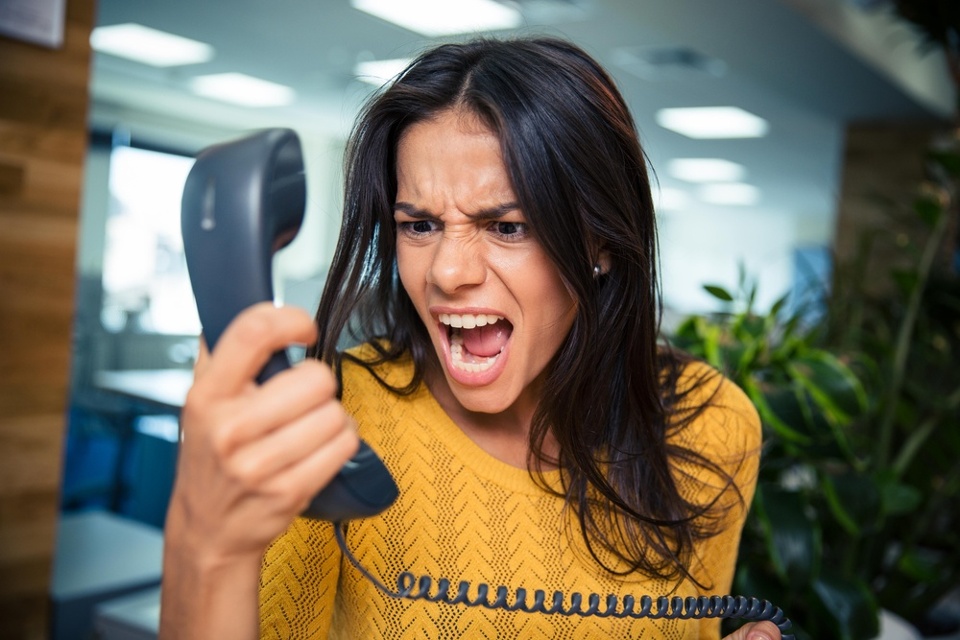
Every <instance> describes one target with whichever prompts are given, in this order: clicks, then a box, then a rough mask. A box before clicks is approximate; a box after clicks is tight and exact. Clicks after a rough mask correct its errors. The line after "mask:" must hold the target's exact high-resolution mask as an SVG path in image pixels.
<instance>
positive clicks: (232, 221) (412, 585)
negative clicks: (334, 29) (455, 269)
mask: <svg viewBox="0 0 960 640" xmlns="http://www.w3.org/2000/svg"><path fill="white" fill-rule="evenodd" d="M305 203H306V186H305V181H304V173H303V154H302V151H301V148H300V140H299V138H298V137H297V135H296V133H294V132H293V131H292V130H290V129H266V130H264V131H260V132H257V133H254V134H252V135H248V136H246V137H244V138H241V139H239V140H235V141H232V142H227V143H224V144H219V145H214V146H212V147H208V148H206V149H204V150H203V151H201V152H200V154H199V155H198V156H197V159H196V162H195V163H194V165H193V168H192V169H191V170H190V173H189V175H188V176H187V181H186V184H185V186H184V190H183V201H182V210H181V232H182V234H183V247H184V252H185V254H186V258H187V270H188V271H189V274H190V283H191V286H192V287H193V293H194V296H195V297H196V301H197V311H198V312H199V315H200V323H201V325H202V326H203V333H204V338H205V339H206V341H207V345H208V346H209V348H210V349H211V350H212V349H214V347H215V345H216V343H217V340H218V339H219V338H220V335H221V334H222V333H223V331H224V329H226V327H227V325H228V324H229V323H230V321H231V320H233V318H234V317H235V316H236V315H237V314H238V313H240V312H241V311H242V310H243V309H245V308H246V307H248V306H250V305H253V304H255V303H258V302H263V301H271V300H273V283H272V268H271V267H272V262H273V254H274V253H275V252H276V251H277V250H279V249H281V248H283V247H284V246H286V245H287V244H289V242H290V241H291V240H293V238H294V237H295V236H296V234H297V231H298V230H299V228H300V225H301V223H302V221H303V213H304V205H305ZM289 366H290V361H289V359H288V358H287V355H286V352H284V351H278V352H277V353H275V354H273V356H272V357H271V358H270V360H269V362H268V363H267V364H266V366H265V367H264V369H263V370H262V371H261V372H260V375H259V376H258V378H257V380H258V382H261V383H262V382H264V381H266V380H267V379H268V378H270V377H271V376H273V375H275V374H277V373H279V372H280V371H283V370H284V369H286V368H288V367H289ZM397 495H398V489H397V485H396V483H394V481H393V478H392V477H391V476H390V473H389V471H387V468H386V467H385V466H384V465H383V462H382V461H381V460H380V458H379V457H377V454H376V453H374V451H373V450H372V449H371V448H370V447H369V446H368V445H367V444H366V443H364V442H362V441H361V443H360V451H358V452H357V454H356V455H355V456H354V457H353V458H352V459H351V460H350V461H348V462H347V464H346V465H344V467H343V468H342V469H341V470H340V473H339V474H338V475H337V476H336V477H335V478H334V480H333V481H332V482H331V483H330V484H329V485H328V486H327V487H326V488H324V489H323V490H322V491H321V492H320V493H318V494H317V496H316V497H315V498H314V499H313V501H312V502H311V503H310V506H309V507H307V509H306V510H305V511H304V513H303V515H305V516H308V517H312V518H315V519H319V520H327V521H330V522H333V523H334V531H335V534H336V538H337V543H338V544H339V545H340V548H341V550H342V551H343V553H344V556H345V557H346V558H347V559H348V560H349V561H350V562H351V563H352V564H353V565H354V566H355V567H356V568H357V570H359V571H360V572H361V573H362V574H363V575H364V576H365V577H366V578H367V579H368V580H370V582H372V583H373V584H374V586H376V587H377V589H379V590H380V591H382V592H383V593H385V594H386V595H388V596H390V597H393V598H406V599H410V600H418V599H425V600H429V601H432V602H440V603H444V604H449V605H458V604H462V605H466V606H474V607H485V608H488V609H505V610H508V611H520V612H524V613H539V614H546V615H564V616H574V615H576V616H599V617H614V618H645V617H648V618H681V619H689V618H742V619H746V620H771V621H772V622H773V623H774V624H776V625H777V626H778V627H779V628H780V630H781V633H782V634H783V639H784V640H793V636H792V635H789V634H788V632H789V630H790V627H791V623H790V620H789V619H787V618H786V617H785V616H784V614H783V612H782V611H781V610H780V608H779V607H776V606H774V605H772V604H770V603H769V602H767V601H766V600H758V599H757V598H745V597H743V596H736V597H734V596H703V597H700V598H685V599H684V598H678V597H674V598H667V597H663V596H661V597H659V598H656V599H655V600H654V599H653V598H651V597H650V596H642V597H640V598H639V599H636V598H634V597H633V596H624V597H623V598H622V599H619V598H616V597H615V596H607V597H606V598H605V599H603V600H602V601H601V598H600V596H598V595H596V594H590V595H588V596H587V598H586V599H584V597H583V596H582V595H581V594H579V593H571V594H570V598H569V604H568V600H567V598H566V596H565V595H564V594H563V593H562V592H559V591H557V592H554V593H553V595H552V598H550V599H548V598H547V596H546V593H545V592H544V591H543V590H540V589H537V590H534V591H533V593H532V596H533V601H532V602H531V603H528V602H527V590H526V589H524V588H522V587H521V588H517V589H516V590H515V591H514V594H513V596H512V597H511V596H510V592H509V590H508V589H507V588H506V587H503V586H500V587H496V588H495V589H493V590H492V591H493V593H495V598H494V599H493V600H492V601H491V600H490V598H489V597H488V596H489V595H490V592H491V588H490V587H489V586H488V585H486V584H479V585H477V590H476V593H477V595H476V596H475V597H472V598H471V597H470V596H469V593H471V592H472V588H471V586H470V584H469V583H467V582H460V583H459V584H458V587H457V590H456V593H451V590H450V584H451V583H450V581H449V580H447V579H446V578H441V579H439V580H437V586H436V587H435V588H434V586H433V580H432V579H431V578H429V577H427V576H422V577H420V578H417V577H416V576H414V575H413V574H411V573H409V572H404V573H401V574H400V575H399V576H398V578H397V588H396V589H395V590H392V589H389V588H388V587H386V586H385V585H384V584H383V583H381V582H380V581H379V580H378V579H377V578H375V577H374V576H373V575H371V574H370V573H369V572H368V571H367V570H366V569H365V568H364V567H363V566H361V565H360V563H359V562H358V561H357V559H356V558H354V556H353V554H352V553H350V550H349V549H348V548H347V545H346V541H345V539H344V534H343V526H344V525H343V523H344V522H346V521H347V520H353V519H356V518H364V517H369V516H373V515H376V514H378V513H380V512H381V511H383V510H384V509H386V508H387V507H389V506H390V505H391V504H392V503H393V502H394V500H396V498H397ZM584 603H585V605H586V606H584Z"/></svg>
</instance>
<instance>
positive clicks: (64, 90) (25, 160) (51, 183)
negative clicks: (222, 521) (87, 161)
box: [0, 0, 95, 639]
mask: <svg viewBox="0 0 960 640" xmlns="http://www.w3.org/2000/svg"><path fill="white" fill-rule="evenodd" d="M94 5H95V0H67V3H66V6H67V14H66V28H65V42H64V45H63V47H62V48H60V49H57V50H52V49H46V48H43V47H39V46H35V45H31V44H27V43H23V42H19V41H16V40H12V39H7V38H4V37H0V637H2V638H11V639H19V638H31V639H32V638H44V637H46V635H47V633H46V631H47V629H46V626H47V621H46V618H47V604H46V603H47V591H48V584H49V580H50V569H51V564H52V556H53V547H54V534H55V527H56V516H57V500H58V490H59V484H60V466H61V449H62V442H63V433H64V425H65V409H66V399H67V385H68V382H67V381H68V374H69V367H70V343H71V340H70V336H71V325H72V319H73V308H74V300H73V297H74V258H75V254H76V240H77V225H78V211H79V206H80V191H81V184H82V182H83V160H84V154H85V149H86V139H87V134H86V130H87V127H86V114H87V103H88V98H87V85H88V80H89V67H90V46H89V35H90V30H91V28H92V25H93V21H94Z"/></svg>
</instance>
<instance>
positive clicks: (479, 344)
mask: <svg viewBox="0 0 960 640" xmlns="http://www.w3.org/2000/svg"><path fill="white" fill-rule="evenodd" d="M440 324H442V325H444V326H445V327H446V328H447V340H448V342H449V344H450V361H451V364H452V365H453V367H454V368H456V369H459V370H460V371H466V372H470V373H482V372H484V371H487V370H488V369H490V368H491V367H493V365H495V364H496V362H497V359H498V358H499V357H500V354H501V353H502V352H503V349H504V347H505V346H506V344H507V342H508V341H509V340H510V334H511V333H512V332H513V325H512V324H510V321H509V320H506V319H505V318H504V317H503V316H497V315H490V314H483V313H477V314H469V313H464V314H452V313H441V314H440Z"/></svg>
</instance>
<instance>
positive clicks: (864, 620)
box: [813, 569, 880, 640]
mask: <svg viewBox="0 0 960 640" xmlns="http://www.w3.org/2000/svg"><path fill="white" fill-rule="evenodd" d="M813 592H814V593H815V594H816V595H817V599H818V601H819V604H820V605H822V607H823V610H824V611H823V612H824V613H825V614H826V615H827V616H828V617H830V618H831V619H832V620H833V621H834V622H836V625H837V631H838V633H839V638H840V639H841V640H863V639H864V638H875V637H876V636H877V634H878V633H879V631H880V610H879V607H878V606H877V602H876V600H875V599H874V598H873V595H871V593H870V590H869V589H868V588H867V585H865V584H864V583H863V582H862V581H861V580H858V579H856V578H852V577H846V576H841V575H839V574H837V573H835V572H833V571H832V570H829V569H825V570H824V572H823V575H821V576H820V577H819V578H818V579H817V580H816V581H815V582H814V583H813Z"/></svg>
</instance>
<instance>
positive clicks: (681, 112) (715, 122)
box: [656, 107, 770, 139]
mask: <svg viewBox="0 0 960 640" xmlns="http://www.w3.org/2000/svg"><path fill="white" fill-rule="evenodd" d="M656 117H657V124H659V125H660V126H661V127H664V128H665V129H670V130H671V131H676V132H677V133H680V134H683V135H685V136H687V137H690V138H701V139H702V138H760V137H763V136H765V135H766V134H767V130H768V129H769V128H770V127H769V124H768V123H767V121H766V120H764V119H763V118H760V117H758V116H755V115H753V114H752V113H750V112H749V111H744V110H743V109H741V108H739V107H689V108H676V109H661V110H660V111H658V112H657V116H656Z"/></svg>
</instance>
